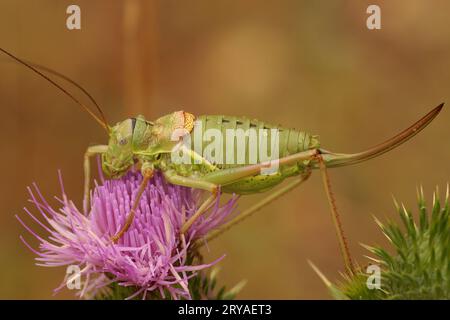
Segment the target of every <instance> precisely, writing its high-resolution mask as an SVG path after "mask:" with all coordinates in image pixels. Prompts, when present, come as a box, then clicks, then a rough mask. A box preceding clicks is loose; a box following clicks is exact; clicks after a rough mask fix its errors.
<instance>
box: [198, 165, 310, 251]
mask: <svg viewBox="0 0 450 320" xmlns="http://www.w3.org/2000/svg"><path fill="white" fill-rule="evenodd" d="M310 176H311V171H307V172H306V173H304V174H302V175H301V176H300V178H295V180H294V181H291V182H290V183H289V184H287V185H286V186H284V187H281V188H279V189H278V190H276V191H274V192H273V193H271V194H270V195H269V196H268V197H265V198H264V199H262V200H260V201H258V202H257V203H256V204H254V205H253V206H251V207H250V208H248V209H246V210H244V211H243V212H242V213H241V214H239V215H238V216H237V217H235V218H233V219H232V220H231V221H229V222H227V223H226V224H224V225H223V226H221V227H220V228H218V229H216V230H214V231H212V232H210V233H209V234H208V235H207V236H206V237H205V238H204V239H199V240H197V241H196V243H195V246H196V247H201V246H202V245H203V244H205V243H206V242H208V241H211V240H213V239H215V238H217V237H218V236H220V235H221V234H222V233H224V232H226V231H227V230H229V229H230V228H231V227H233V226H235V225H237V224H238V223H241V222H242V221H244V220H245V219H247V218H249V217H250V216H252V215H253V214H254V213H256V212H257V211H259V210H260V209H261V208H262V207H264V206H265V205H267V204H269V203H271V202H273V201H275V200H276V199H278V198H279V197H281V196H283V195H285V194H287V193H288V192H289V191H291V190H293V189H295V188H296V187H298V186H300V185H301V184H302V183H303V182H305V181H306V180H308V178H309V177H310Z"/></svg>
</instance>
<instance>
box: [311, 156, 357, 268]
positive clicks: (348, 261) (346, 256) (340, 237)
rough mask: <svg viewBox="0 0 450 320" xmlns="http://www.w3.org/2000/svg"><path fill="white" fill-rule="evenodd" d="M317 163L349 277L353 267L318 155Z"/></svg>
mask: <svg viewBox="0 0 450 320" xmlns="http://www.w3.org/2000/svg"><path fill="white" fill-rule="evenodd" d="M316 158H317V161H318V164H319V169H320V172H321V175H322V181H323V185H324V188H325V193H326V194H327V200H328V204H329V205H330V210H331V216H332V218H333V224H334V227H335V229H336V235H337V237H338V241H339V249H340V251H341V254H342V257H343V259H344V265H345V268H346V271H347V273H348V274H349V275H353V274H355V266H354V264H353V260H352V257H351V254H350V250H349V247H348V243H347V238H346V237H345V234H344V229H343V227H342V222H341V219H340V217H339V213H338V210H337V206H336V199H335V198H334V195H333V192H332V190H331V182H330V178H329V176H328V171H327V167H326V165H325V162H324V160H323V158H322V156H321V155H318V156H317V157H316Z"/></svg>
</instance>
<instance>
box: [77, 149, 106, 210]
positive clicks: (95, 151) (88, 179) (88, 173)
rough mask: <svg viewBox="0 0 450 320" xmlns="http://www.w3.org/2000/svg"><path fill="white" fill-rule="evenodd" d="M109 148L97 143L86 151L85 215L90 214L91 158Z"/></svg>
mask: <svg viewBox="0 0 450 320" xmlns="http://www.w3.org/2000/svg"><path fill="white" fill-rule="evenodd" d="M107 150H108V146H106V145H97V146H91V147H89V148H87V150H86V152H85V153H84V193H83V194H84V198H83V212H84V214H85V215H87V214H88V206H89V189H90V188H89V187H90V184H91V162H90V158H91V157H92V156H95V155H98V154H102V153H105V152H106V151H107Z"/></svg>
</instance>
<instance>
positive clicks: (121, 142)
mask: <svg viewBox="0 0 450 320" xmlns="http://www.w3.org/2000/svg"><path fill="white" fill-rule="evenodd" d="M127 143H128V140H127V139H120V140H119V145H121V146H124V145H126V144H127Z"/></svg>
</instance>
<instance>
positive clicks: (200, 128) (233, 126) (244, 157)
mask: <svg viewBox="0 0 450 320" xmlns="http://www.w3.org/2000/svg"><path fill="white" fill-rule="evenodd" d="M210 129H212V130H215V131H216V133H219V132H220V136H221V138H222V147H223V148H222V154H220V155H214V157H212V159H208V160H211V162H212V163H213V164H214V165H216V167H217V168H219V169H227V168H233V167H242V166H246V165H250V164H255V163H261V162H263V161H267V160H271V159H272V160H273V159H279V158H282V157H285V156H288V155H291V154H295V153H299V152H302V151H306V150H310V149H314V148H318V147H319V141H318V140H317V137H316V136H313V135H311V134H309V133H307V132H304V131H299V130H295V129H287V128H284V127H281V126H278V125H273V124H269V123H266V122H263V121H259V120H250V119H248V118H245V117H234V116H222V115H213V116H211V115H204V116H199V117H198V118H197V119H196V125H195V126H194V129H193V131H192V133H191V137H192V139H193V140H194V144H195V139H198V138H199V136H203V138H202V139H201V141H202V143H201V144H202V149H201V151H202V155H203V156H204V157H207V156H208V155H207V154H205V149H207V148H208V145H210V144H211V143H212V141H211V140H208V139H205V134H207V132H208V130H210ZM261 129H262V130H264V131H266V132H267V134H268V136H267V138H266V140H263V138H262V136H261V135H260V134H259V132H260V131H259V130H261ZM227 130H229V131H228V134H227ZM230 130H231V131H230ZM239 130H240V134H242V132H245V133H249V134H246V135H245V144H243V143H241V144H239V143H238V139H239V135H238V134H236V135H232V133H233V131H235V132H236V133H239ZM271 130H275V131H271ZM251 131H255V133H256V137H257V138H256V139H254V140H250V138H249V137H250V134H251ZM253 137H255V136H253ZM272 138H273V139H275V138H276V139H277V140H278V141H277V143H278V147H274V144H273V143H274V142H275V141H274V140H271V139H272ZM232 140H234V141H232ZM255 141H256V146H255ZM263 143H265V144H266V146H267V150H266V151H265V152H263V150H261V149H260V146H261V144H263ZM197 147H198V146H197ZM196 151H197V152H198V150H196ZM230 152H231V153H232V154H230ZM272 152H274V154H272ZM227 155H228V157H227ZM268 157H269V158H270V159H268ZM306 166H307V163H305V162H302V163H295V164H291V165H284V166H281V167H280V168H279V170H278V172H277V173H274V174H271V175H256V176H252V177H248V178H244V179H241V180H239V181H237V182H234V183H231V184H228V185H225V186H222V191H224V192H227V193H237V194H249V193H256V192H263V191H266V190H268V189H270V188H272V187H274V186H276V185H277V184H279V183H281V182H282V181H283V180H284V179H285V178H287V177H289V176H294V175H298V174H301V173H303V172H304V171H305V167H306Z"/></svg>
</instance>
